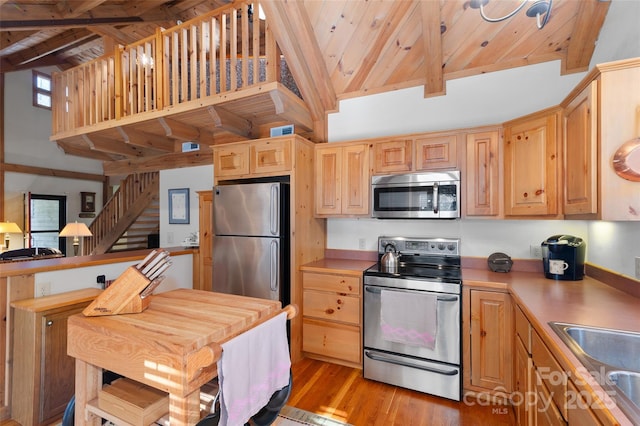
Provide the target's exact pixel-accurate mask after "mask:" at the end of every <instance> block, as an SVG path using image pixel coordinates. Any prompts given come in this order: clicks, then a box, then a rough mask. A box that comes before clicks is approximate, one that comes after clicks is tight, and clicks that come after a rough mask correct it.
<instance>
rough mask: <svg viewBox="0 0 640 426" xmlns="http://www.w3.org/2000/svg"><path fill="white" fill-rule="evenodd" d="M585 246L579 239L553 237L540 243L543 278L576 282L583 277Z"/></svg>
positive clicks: (571, 236) (562, 236)
mask: <svg viewBox="0 0 640 426" xmlns="http://www.w3.org/2000/svg"><path fill="white" fill-rule="evenodd" d="M586 251H587V245H586V243H585V242H584V240H583V239H582V238H580V237H574V236H573V235H553V236H551V237H549V238H547V239H546V240H545V241H543V242H542V263H543V265H544V275H545V277H547V278H549V279H552V280H565V281H578V280H581V279H582V278H583V277H584V257H585V253H586Z"/></svg>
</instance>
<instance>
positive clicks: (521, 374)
mask: <svg viewBox="0 0 640 426" xmlns="http://www.w3.org/2000/svg"><path fill="white" fill-rule="evenodd" d="M514 311H515V325H516V326H515V330H516V333H515V335H516V351H515V355H514V357H515V363H514V375H515V383H514V389H513V390H514V392H513V394H512V397H511V402H512V404H513V406H514V409H515V413H516V420H517V422H518V425H520V426H527V425H530V426H533V425H536V426H539V425H540V426H542V425H554V426H555V425H558V426H559V425H567V424H569V425H580V426H600V425H602V424H603V423H602V422H601V421H600V420H599V419H598V417H597V416H596V414H595V411H594V409H593V408H592V407H595V408H596V409H601V408H602V407H600V406H599V405H597V403H595V401H596V398H595V397H593V396H592V395H591V394H589V393H588V392H586V391H581V390H579V389H578V388H577V387H576V385H575V384H574V383H573V382H572V381H571V380H570V374H569V373H567V372H566V371H565V370H564V369H563V368H562V366H561V365H560V364H559V363H558V361H557V360H556V358H555V357H554V355H553V353H552V352H551V351H550V350H549V348H548V347H547V346H546V345H545V343H544V342H543V341H542V338H541V337H540V335H539V334H538V332H537V331H536V330H534V329H533V327H532V326H531V324H530V323H529V321H528V319H527V318H526V316H525V315H524V313H523V311H522V309H521V308H520V307H519V306H516V307H515V309H514ZM585 398H586V399H587V400H585Z"/></svg>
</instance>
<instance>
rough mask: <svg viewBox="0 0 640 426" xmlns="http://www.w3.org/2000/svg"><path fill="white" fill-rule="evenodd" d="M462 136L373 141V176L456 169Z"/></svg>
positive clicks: (444, 134)
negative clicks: (459, 140) (460, 137)
mask: <svg viewBox="0 0 640 426" xmlns="http://www.w3.org/2000/svg"><path fill="white" fill-rule="evenodd" d="M459 136H460V134H459V132H439V133H423V134H417V135H407V136H406V137H404V138H400V139H392V140H389V139H377V140H372V141H370V143H371V144H372V145H373V152H374V161H373V174H374V175H385V174H396V173H412V172H422V171H429V170H442V169H457V168H458V137H459Z"/></svg>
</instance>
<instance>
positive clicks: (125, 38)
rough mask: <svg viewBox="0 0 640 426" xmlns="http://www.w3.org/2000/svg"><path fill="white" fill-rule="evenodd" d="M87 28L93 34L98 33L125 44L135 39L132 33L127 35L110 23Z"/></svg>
mask: <svg viewBox="0 0 640 426" xmlns="http://www.w3.org/2000/svg"><path fill="white" fill-rule="evenodd" d="M89 30H90V31H91V32H93V33H95V34H98V35H99V36H101V37H106V38H110V39H112V40H113V41H115V42H116V43H119V44H122V45H125V46H126V45H127V44H132V43H134V42H136V41H137V39H136V37H135V36H133V35H129V34H126V33H124V32H123V31H121V30H119V29H118V28H117V27H115V26H112V25H98V26H96V27H89Z"/></svg>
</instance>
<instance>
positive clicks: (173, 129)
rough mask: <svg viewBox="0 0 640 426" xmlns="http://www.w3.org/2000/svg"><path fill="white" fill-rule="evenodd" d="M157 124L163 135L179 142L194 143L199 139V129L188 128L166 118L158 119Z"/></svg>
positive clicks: (186, 125)
mask: <svg viewBox="0 0 640 426" xmlns="http://www.w3.org/2000/svg"><path fill="white" fill-rule="evenodd" d="M158 122H159V123H160V125H161V126H162V128H163V129H164V132H165V135H166V136H167V137H169V138H172V139H177V140H181V141H185V142H188V141H196V140H198V139H200V129H198V128H197V127H193V126H189V125H188V124H184V123H181V122H179V121H177V120H173V119H171V118H167V117H161V118H158Z"/></svg>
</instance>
